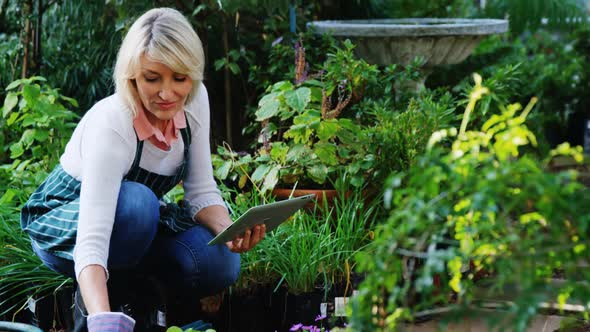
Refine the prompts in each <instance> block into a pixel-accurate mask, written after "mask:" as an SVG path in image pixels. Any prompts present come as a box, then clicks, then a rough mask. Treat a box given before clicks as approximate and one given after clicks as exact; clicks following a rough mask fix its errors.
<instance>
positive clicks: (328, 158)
mask: <svg viewBox="0 0 590 332" xmlns="http://www.w3.org/2000/svg"><path fill="white" fill-rule="evenodd" d="M313 152H314V153H315V154H316V155H317V156H318V158H319V159H320V160H321V161H322V162H323V163H325V164H328V165H331V166H335V165H338V157H337V156H336V146H334V144H329V143H317V144H315V145H314V148H313Z"/></svg>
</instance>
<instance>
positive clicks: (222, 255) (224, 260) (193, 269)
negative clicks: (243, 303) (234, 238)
mask: <svg viewBox="0 0 590 332" xmlns="http://www.w3.org/2000/svg"><path fill="white" fill-rule="evenodd" d="M182 245H183V247H184V249H183V250H182V252H183V253H182V254H179V256H178V257H177V259H178V262H179V267H180V273H181V275H182V276H183V277H184V278H185V283H186V284H187V285H185V286H188V287H190V288H193V289H196V290H197V291H198V292H199V294H200V295H202V296H205V295H211V294H215V293H217V292H219V291H221V290H223V289H224V288H227V287H229V286H231V285H232V284H233V283H234V282H236V280H237V279H238V275H239V273H240V255H238V254H236V253H233V252H231V251H229V249H228V248H227V247H225V246H222V245H218V246H215V247H210V249H209V250H205V251H206V253H205V252H203V251H201V252H195V251H194V249H192V248H190V247H189V246H186V244H182Z"/></svg>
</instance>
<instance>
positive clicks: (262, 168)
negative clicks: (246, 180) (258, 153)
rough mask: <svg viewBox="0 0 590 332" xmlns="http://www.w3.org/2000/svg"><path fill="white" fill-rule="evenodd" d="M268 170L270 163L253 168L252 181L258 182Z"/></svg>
mask: <svg viewBox="0 0 590 332" xmlns="http://www.w3.org/2000/svg"><path fill="white" fill-rule="evenodd" d="M269 171H270V165H267V164H263V165H260V166H258V167H257V168H256V170H254V173H252V181H254V182H260V181H261V180H262V179H263V178H264V176H265V175H266V174H267V173H268V172H269Z"/></svg>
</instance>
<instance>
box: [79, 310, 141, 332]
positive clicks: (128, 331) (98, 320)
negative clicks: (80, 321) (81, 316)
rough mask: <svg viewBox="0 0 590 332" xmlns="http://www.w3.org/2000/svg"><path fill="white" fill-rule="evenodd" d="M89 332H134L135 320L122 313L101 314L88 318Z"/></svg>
mask: <svg viewBox="0 0 590 332" xmlns="http://www.w3.org/2000/svg"><path fill="white" fill-rule="evenodd" d="M87 322H88V332H133V327H134V326H135V320H134V319H133V318H131V317H129V316H127V315H125V314H124V313H122V312H99V313H96V314H92V315H90V316H88V319H87Z"/></svg>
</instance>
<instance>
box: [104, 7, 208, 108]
mask: <svg viewBox="0 0 590 332" xmlns="http://www.w3.org/2000/svg"><path fill="white" fill-rule="evenodd" d="M143 55H146V56H147V57H148V58H149V59H150V60H151V61H156V62H160V63H162V64H164V65H166V66H168V67H169V68H170V69H171V70H172V71H174V72H177V73H179V74H183V75H188V76H189V77H190V78H191V79H192V81H193V88H192V90H191V92H190V93H189V95H188V97H187V101H186V102H187V103H189V102H191V101H192V99H193V98H194V97H195V96H196V95H197V89H198V88H199V86H200V82H201V81H202V80H203V70H204V67H205V55H204V53H203V46H202V44H201V40H200V39H199V36H197V33H196V32H195V30H193V28H192V26H191V25H190V23H189V22H188V20H187V19H186V18H185V17H184V16H183V15H182V14H181V13H180V12H178V11H177V10H174V9H171V8H155V9H151V10H149V11H147V12H146V13H144V14H143V15H141V17H140V18H138V19H137V20H136V21H135V22H134V23H133V25H132V26H131V28H130V29H129V32H127V35H126V36H125V39H123V43H122V44H121V48H120V49H119V53H118V55H117V62H116V64H115V71H114V73H113V78H114V80H115V91H116V92H117V94H119V95H120V96H121V97H122V98H123V100H124V101H125V103H127V106H129V109H130V110H131V112H132V113H133V116H134V117H135V116H136V115H137V109H136V104H137V103H138V102H139V95H138V93H137V87H136V85H135V84H134V82H133V80H134V79H135V78H136V76H137V75H138V74H139V71H140V58H141V56H143Z"/></svg>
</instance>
